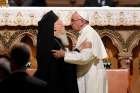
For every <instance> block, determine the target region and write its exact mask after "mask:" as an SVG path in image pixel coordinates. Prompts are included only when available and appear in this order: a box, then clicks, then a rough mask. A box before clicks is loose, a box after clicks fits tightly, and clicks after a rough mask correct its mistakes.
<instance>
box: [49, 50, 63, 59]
mask: <svg viewBox="0 0 140 93" xmlns="http://www.w3.org/2000/svg"><path fill="white" fill-rule="evenodd" d="M52 54H53V56H54V57H55V58H63V57H64V55H65V51H64V50H52Z"/></svg>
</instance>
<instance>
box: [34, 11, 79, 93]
mask: <svg viewBox="0 0 140 93" xmlns="http://www.w3.org/2000/svg"><path fill="white" fill-rule="evenodd" d="M57 19H58V17H57V16H56V15H55V14H54V13H53V12H52V11H50V12H48V13H47V14H45V15H44V16H43V17H42V19H41V21H40V22H39V25H38V26H39V27H38V31H39V32H38V36H37V63H38V70H37V72H36V73H35V76H36V77H38V78H40V79H42V80H44V81H46V82H47V83H48V87H47V89H48V90H47V93H79V91H78V85H77V75H76V65H74V64H68V63H66V62H64V58H59V59H57V58H55V57H53V55H52V52H51V50H57V49H58V50H59V49H63V45H62V43H61V41H60V40H59V39H58V38H56V37H55V36H54V23H55V22H56V20H57Z"/></svg>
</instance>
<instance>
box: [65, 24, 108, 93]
mask: <svg viewBox="0 0 140 93" xmlns="http://www.w3.org/2000/svg"><path fill="white" fill-rule="evenodd" d="M79 33H80V36H79V37H78V40H77V44H76V47H75V48H78V49H79V48H80V45H81V43H82V42H84V41H85V40H87V41H90V42H91V43H92V48H86V49H83V50H82V51H80V52H76V51H67V52H66V53H65V56H64V60H65V62H67V63H71V64H77V65H79V66H83V65H86V64H88V63H90V61H91V58H92V56H96V57H97V58H98V59H99V63H98V64H97V65H95V64H94V63H93V64H92V65H91V67H90V69H89V70H88V72H87V73H86V74H85V75H84V76H82V77H80V78H78V86H79V93H108V89H107V88H108V85H107V82H106V81H107V79H106V71H105V68H104V66H103V62H102V59H103V58H106V57H107V53H106V50H105V47H104V45H103V43H102V40H101V38H100V36H99V35H98V33H97V32H96V31H95V30H94V29H93V28H92V27H91V26H90V25H87V26H85V27H84V28H83V29H82V30H81V31H80V32H79Z"/></svg>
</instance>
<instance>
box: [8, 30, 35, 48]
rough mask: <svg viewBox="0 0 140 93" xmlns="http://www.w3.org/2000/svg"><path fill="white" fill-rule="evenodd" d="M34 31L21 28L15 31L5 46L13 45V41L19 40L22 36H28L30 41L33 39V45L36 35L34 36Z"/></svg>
mask: <svg viewBox="0 0 140 93" xmlns="http://www.w3.org/2000/svg"><path fill="white" fill-rule="evenodd" d="M36 34H37V33H36V31H35V30H27V31H26V30H22V31H17V32H15V33H14V34H13V35H12V37H11V38H10V41H9V45H8V46H7V47H11V46H13V45H14V44H15V43H18V42H20V41H21V39H22V38H23V37H24V36H29V37H30V38H31V39H32V41H33V46H36V43H37V37H36Z"/></svg>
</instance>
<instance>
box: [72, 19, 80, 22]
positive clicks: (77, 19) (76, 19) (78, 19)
mask: <svg viewBox="0 0 140 93" xmlns="http://www.w3.org/2000/svg"><path fill="white" fill-rule="evenodd" d="M78 20H81V18H80V19H71V22H74V21H78Z"/></svg>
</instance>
